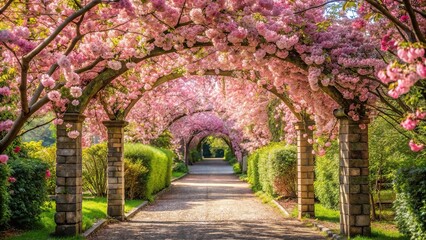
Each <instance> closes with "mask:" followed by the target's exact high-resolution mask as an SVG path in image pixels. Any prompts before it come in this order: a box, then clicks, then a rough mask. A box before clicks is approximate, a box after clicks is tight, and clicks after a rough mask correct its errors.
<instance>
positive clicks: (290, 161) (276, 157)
mask: <svg viewBox="0 0 426 240" xmlns="http://www.w3.org/2000/svg"><path fill="white" fill-rule="evenodd" d="M269 159H270V167H271V169H270V170H272V171H271V178H272V179H271V180H272V183H273V189H274V192H275V193H277V194H278V195H281V196H287V197H295V196H297V156H296V148H295V147H294V146H286V147H279V148H273V149H272V150H271V152H270V153H269Z"/></svg>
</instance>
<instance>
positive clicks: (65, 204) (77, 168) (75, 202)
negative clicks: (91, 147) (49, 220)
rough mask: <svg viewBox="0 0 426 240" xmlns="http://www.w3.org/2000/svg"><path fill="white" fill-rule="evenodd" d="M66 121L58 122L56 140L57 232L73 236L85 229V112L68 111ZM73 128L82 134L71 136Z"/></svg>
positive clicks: (57, 233)
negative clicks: (83, 184)
mask: <svg viewBox="0 0 426 240" xmlns="http://www.w3.org/2000/svg"><path fill="white" fill-rule="evenodd" d="M63 119H64V124H62V125H58V126H57V130H56V131H57V143H56V148H57V150H56V177H57V178H56V214H55V222H56V231H55V234H56V235H60V236H73V235H78V234H80V233H81V231H82V225H81V201H82V188H81V182H82V181H81V176H82V174H81V172H82V165H81V130H82V125H83V121H84V116H83V115H81V114H78V113H65V115H64V118H63ZM67 124H72V127H71V129H68V130H69V131H73V130H77V131H78V132H80V135H79V136H78V137H77V138H75V139H72V138H69V137H68V135H67V133H68V131H67V127H66V125H67Z"/></svg>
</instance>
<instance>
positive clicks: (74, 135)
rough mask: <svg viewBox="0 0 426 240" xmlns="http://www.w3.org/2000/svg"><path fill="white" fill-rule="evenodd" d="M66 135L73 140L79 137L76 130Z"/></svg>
mask: <svg viewBox="0 0 426 240" xmlns="http://www.w3.org/2000/svg"><path fill="white" fill-rule="evenodd" d="M67 135H68V137H69V138H72V139H75V138H77V137H78V136H80V132H79V131H76V130H74V131H69V132H68V134H67Z"/></svg>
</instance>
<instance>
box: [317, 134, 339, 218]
mask: <svg viewBox="0 0 426 240" xmlns="http://www.w3.org/2000/svg"><path fill="white" fill-rule="evenodd" d="M339 188H340V184H339V146H338V144H337V142H333V145H332V146H331V147H330V148H329V149H328V150H327V153H326V154H325V155H324V156H317V157H316V160H315V182H314V190H315V197H316V198H318V200H319V201H320V202H321V204H322V205H323V206H324V207H326V208H330V209H335V210H337V209H338V208H339V194H340V193H339Z"/></svg>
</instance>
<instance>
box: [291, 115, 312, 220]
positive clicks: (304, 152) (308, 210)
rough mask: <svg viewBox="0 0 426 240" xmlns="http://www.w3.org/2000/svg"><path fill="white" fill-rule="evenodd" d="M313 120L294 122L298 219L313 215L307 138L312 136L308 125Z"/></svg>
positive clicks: (310, 155) (310, 166) (310, 154)
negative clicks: (295, 132)
mask: <svg viewBox="0 0 426 240" xmlns="http://www.w3.org/2000/svg"><path fill="white" fill-rule="evenodd" d="M313 124H314V122H312V121H309V122H298V123H296V131H297V189H298V190H297V191H298V192H297V203H298V209H299V219H300V218H302V217H311V218H313V217H315V205H314V204H315V199H314V198H315V194H314V166H315V163H314V155H313V153H312V150H313V147H312V144H310V143H309V142H308V139H309V138H310V139H312V138H313V132H312V130H309V129H308V126H311V125H313Z"/></svg>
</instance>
